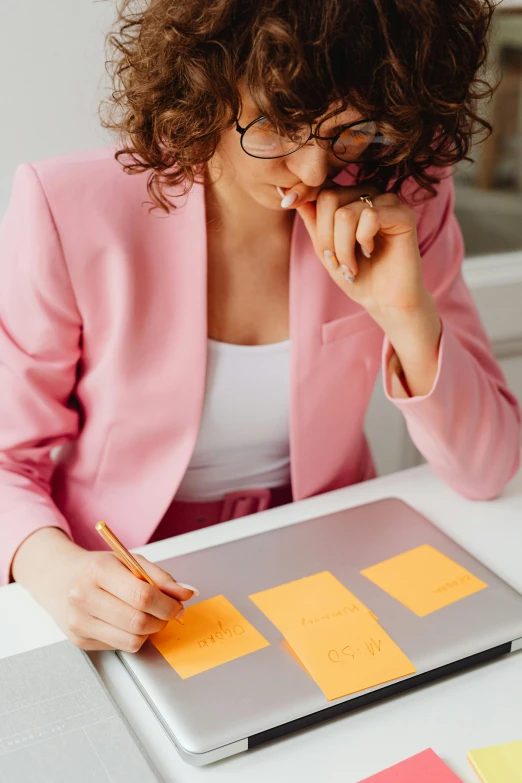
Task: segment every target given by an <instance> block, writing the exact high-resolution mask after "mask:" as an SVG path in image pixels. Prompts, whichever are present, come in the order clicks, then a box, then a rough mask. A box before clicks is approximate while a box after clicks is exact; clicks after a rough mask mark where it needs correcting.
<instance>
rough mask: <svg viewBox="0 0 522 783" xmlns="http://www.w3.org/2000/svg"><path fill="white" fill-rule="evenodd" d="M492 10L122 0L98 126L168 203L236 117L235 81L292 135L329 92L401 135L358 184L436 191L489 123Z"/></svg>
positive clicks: (438, 3) (162, 203)
mask: <svg viewBox="0 0 522 783" xmlns="http://www.w3.org/2000/svg"><path fill="white" fill-rule="evenodd" d="M494 8H495V5H494V3H493V2H492V0H119V2H117V20H116V22H115V25H114V28H113V29H112V30H111V31H110V33H109V35H108V36H107V46H108V50H109V52H110V54H109V59H108V60H107V64H106V67H107V71H108V73H109V75H110V77H111V80H112V87H113V92H112V95H111V98H110V99H109V100H108V101H104V102H103V103H102V107H105V108H108V113H107V114H106V116H103V112H101V118H102V124H103V126H104V127H106V128H110V129H112V130H115V131H118V133H119V136H120V144H119V145H118V147H119V148H118V150H117V152H116V153H115V156H116V158H117V159H118V160H119V162H120V163H122V164H123V165H124V169H125V171H126V172H127V173H139V172H144V171H150V172H151V173H150V176H149V177H148V180H147V188H148V192H149V196H150V197H151V199H152V201H153V203H154V204H155V205H156V206H157V207H159V208H161V209H162V210H164V211H166V212H167V213H168V212H170V210H171V209H172V208H174V207H175V205H174V204H173V202H172V201H171V200H169V198H168V196H167V194H166V190H167V189H169V188H171V187H176V188H178V190H179V185H180V184H181V185H183V186H184V190H183V192H184V193H186V192H188V190H190V188H191V187H192V185H193V184H194V182H195V181H197V177H198V176H199V175H200V174H202V173H203V171H204V167H205V164H206V163H207V162H208V161H209V160H210V159H211V158H212V156H213V155H214V153H215V151H216V149H217V147H218V144H219V141H220V136H221V134H222V133H223V131H224V130H226V129H227V128H229V127H231V126H232V125H233V124H234V122H235V119H236V118H237V117H238V115H239V114H240V111H241V96H240V92H239V89H238V86H239V84H240V83H241V84H243V85H244V86H245V87H246V89H247V90H248V91H249V94H250V95H251V96H252V100H253V101H254V103H255V104H256V105H257V106H258V107H259V110H260V113H261V114H263V115H265V116H266V117H267V118H268V119H269V120H270V121H271V122H272V123H273V124H274V125H275V127H276V128H277V129H278V130H279V131H280V132H283V133H291V132H292V131H293V130H294V129H296V128H297V127H298V126H300V125H302V124H303V122H308V123H310V124H312V125H313V124H315V123H316V122H317V121H318V119H320V118H323V120H322V121H324V120H325V119H329V118H330V117H331V116H332V112H331V111H330V113H329V114H327V112H328V111H329V110H330V108H331V106H332V104H334V102H335V105H336V112H335V113H337V112H338V111H343V110H345V109H347V108H352V109H356V110H357V111H359V112H360V114H361V115H362V117H365V118H372V119H376V120H377V122H378V124H379V127H380V129H381V130H382V131H383V132H384V133H386V135H387V136H391V137H392V139H393V140H394V142H395V144H393V145H392V146H390V147H388V148H387V149H383V152H382V157H380V159H379V161H377V162H375V161H374V162H373V163H372V164H368V163H364V164H360V165H358V166H357V167H356V168H357V171H356V182H362V181H366V180H369V179H371V180H372V182H374V183H375V184H376V185H377V186H378V187H379V189H381V190H386V189H388V188H389V189H390V190H393V191H394V192H396V193H400V189H401V186H402V184H403V183H404V181H405V180H406V179H407V178H408V177H412V178H413V179H414V180H415V182H416V183H417V184H418V185H419V187H420V188H422V189H423V190H424V191H425V192H427V193H428V194H430V195H431V196H433V195H435V193H436V190H435V188H434V185H436V184H438V183H439V182H440V178H439V177H437V175H436V172H434V171H433V168H434V167H435V168H437V167H441V168H442V167H445V166H449V165H452V164H454V163H457V162H458V161H460V160H470V158H469V157H468V153H469V151H470V149H471V145H472V142H473V139H474V136H475V135H476V134H477V133H479V132H482V131H486V135H489V133H490V132H491V130H492V127H491V125H490V124H489V123H488V122H487V121H486V120H485V119H481V118H480V117H479V116H478V114H477V113H476V110H477V101H478V100H480V99H483V98H487V97H491V95H492V93H493V91H494V89H496V86H498V85H495V86H494V87H492V86H491V85H490V84H489V83H488V82H487V81H486V80H485V79H484V78H482V77H481V76H480V75H479V74H480V72H481V69H482V67H483V66H484V64H485V63H486V61H487V55H488V46H489V28H490V23H491V18H492V14H493V11H494ZM111 56H112V59H110V58H111ZM483 75H484V74H482V76H483ZM339 101H340V102H341V103H340V104H339V103H338V102H339ZM325 115H326V116H325ZM128 156H130V161H129V160H128ZM120 158H121V159H122V160H120ZM124 158H127V163H125V162H124V160H123V159H124ZM350 165H353V164H350ZM428 169H431V171H428ZM392 181H393V184H392V186H391V187H389V186H390V182H392Z"/></svg>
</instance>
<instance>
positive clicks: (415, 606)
mask: <svg viewBox="0 0 522 783" xmlns="http://www.w3.org/2000/svg"><path fill="white" fill-rule="evenodd" d="M361 574H363V575H364V576H366V577H367V578H368V579H370V580H371V581H372V582H374V584H376V585H377V586H378V587H380V588H381V589H382V590H384V591H385V592H386V593H389V594H390V595H391V596H393V598H396V599H397V601H400V602H401V603H402V604H404V606H407V607H408V609H411V611H412V612H415V614H416V615H417V616H418V617H425V615H427V614H430V613H431V612H435V611H436V610H437V609H442V607H444V606H448V605H449V604H452V603H454V602H455V601H460V599H461V598H465V597H466V596H468V595H472V594H473V593H477V592H478V591H479V590H483V589H484V588H485V587H487V584H486V583H485V582H483V581H482V580H481V579H478V578H477V577H476V576H473V574H472V573H470V572H469V571H468V570H467V569H466V568H464V567H463V566H461V565H459V564H458V563H456V562H455V561H454V560H451V558H449V557H446V555H443V554H442V552H439V551H438V550H437V549H434V548H433V547H432V546H430V545H429V544H423V545H422V546H418V547H416V548H415V549H410V550H409V551H408V552H403V553H402V554H400V555H396V556H395V557H391V558H390V559H389V560H384V561H383V562H382V563H378V564H377V565H374V566H371V567H370V568H365V569H364V570H363V571H361Z"/></svg>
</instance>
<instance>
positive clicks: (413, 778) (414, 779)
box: [360, 748, 462, 783]
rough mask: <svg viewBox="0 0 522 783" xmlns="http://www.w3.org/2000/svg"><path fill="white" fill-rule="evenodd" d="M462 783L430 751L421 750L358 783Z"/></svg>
mask: <svg viewBox="0 0 522 783" xmlns="http://www.w3.org/2000/svg"><path fill="white" fill-rule="evenodd" d="M421 782H422V783H462V780H461V779H460V778H458V777H457V776H456V775H455V773H454V772H452V771H451V769H450V768H449V767H447V766H446V764H444V762H443V761H441V759H440V758H439V757H438V756H437V754H436V753H434V752H433V750H431V748H430V749H429V750H423V751H422V753H417V755H416V756H412V757H411V758H409V759H406V761H401V762H400V764H395V765H394V766H393V767H390V768H389V769H385V770H383V771H382V772H378V773H377V775H372V777H371V778H365V779H364V780H361V782H360V783H421Z"/></svg>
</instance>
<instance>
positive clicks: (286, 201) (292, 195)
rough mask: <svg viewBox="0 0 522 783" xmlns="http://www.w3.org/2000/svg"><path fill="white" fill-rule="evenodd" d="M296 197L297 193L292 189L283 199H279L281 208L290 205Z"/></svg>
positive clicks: (297, 196)
mask: <svg viewBox="0 0 522 783" xmlns="http://www.w3.org/2000/svg"><path fill="white" fill-rule="evenodd" d="M298 198H299V193H296V192H295V191H292V193H287V194H286V196H285V197H284V199H283V200H282V201H281V206H282V207H283V209H287V207H291V206H292V204H294V203H295V202H296V201H297V199H298Z"/></svg>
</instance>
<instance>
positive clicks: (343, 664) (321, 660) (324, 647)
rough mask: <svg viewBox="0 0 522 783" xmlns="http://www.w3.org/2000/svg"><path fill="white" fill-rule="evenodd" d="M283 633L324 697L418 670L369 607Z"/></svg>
mask: <svg viewBox="0 0 522 783" xmlns="http://www.w3.org/2000/svg"><path fill="white" fill-rule="evenodd" d="M285 637H286V639H287V641H288V643H289V644H290V645H291V647H292V649H293V650H294V652H295V653H296V655H297V656H298V657H299V659H300V660H301V662H302V664H303V666H304V667H305V668H306V670H307V671H308V673H309V674H310V676H311V677H312V678H313V679H314V680H315V681H316V683H317V684H318V685H319V687H320V688H321V690H322V691H323V693H324V695H325V696H326V698H327V699H328V700H332V699H338V698H340V697H341V696H348V695H349V694H350V693H356V692H357V691H362V690H365V689H366V688H371V687H373V686H374V685H380V684H381V683H383V682H388V681H389V680H395V679H398V678H399V677H404V676H406V675H408V674H413V673H414V672H415V671H416V670H415V667H414V666H413V664H412V662H411V661H410V660H409V659H408V658H407V656H406V655H405V654H404V653H403V652H402V650H401V649H400V648H399V647H398V646H397V645H396V644H395V642H394V641H393V639H391V638H390V636H388V634H387V633H386V631H385V630H384V629H383V628H381V626H380V625H379V623H378V622H377V621H376V620H375V618H374V617H372V615H371V614H370V613H369V612H360V613H359V614H358V615H356V616H353V615H352V616H351V617H346V616H341V617H330V618H328V619H325V620H321V621H319V622H318V623H317V624H313V625H302V626H300V627H295V628H293V629H288V630H287V631H286V632H285Z"/></svg>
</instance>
